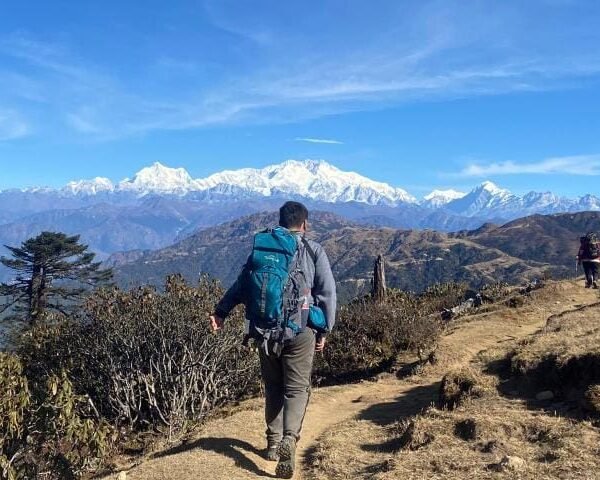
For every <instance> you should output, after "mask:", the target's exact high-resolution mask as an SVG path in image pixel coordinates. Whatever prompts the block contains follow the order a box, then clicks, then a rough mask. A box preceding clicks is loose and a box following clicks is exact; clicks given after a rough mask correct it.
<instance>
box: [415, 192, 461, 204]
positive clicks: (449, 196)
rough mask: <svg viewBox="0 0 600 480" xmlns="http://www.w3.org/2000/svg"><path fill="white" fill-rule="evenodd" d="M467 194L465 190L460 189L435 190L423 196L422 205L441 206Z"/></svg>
mask: <svg viewBox="0 0 600 480" xmlns="http://www.w3.org/2000/svg"><path fill="white" fill-rule="evenodd" d="M465 195H466V193H464V192H459V191H458V190H452V189H449V190H433V191H432V192H431V193H429V194H427V195H425V196H424V197H423V202H421V205H423V206H424V207H428V208H439V207H442V206H443V205H446V204H447V203H450V202H451V201H452V200H457V199H459V198H462V197H464V196H465Z"/></svg>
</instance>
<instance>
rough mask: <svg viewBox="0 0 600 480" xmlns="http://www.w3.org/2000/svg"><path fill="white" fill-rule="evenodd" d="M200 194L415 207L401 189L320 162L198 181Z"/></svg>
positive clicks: (287, 163) (287, 164)
mask: <svg viewBox="0 0 600 480" xmlns="http://www.w3.org/2000/svg"><path fill="white" fill-rule="evenodd" d="M197 185H198V187H199V189H200V190H206V191H211V190H212V191H215V192H217V191H218V192H223V191H227V190H230V189H231V187H232V186H234V187H236V188H237V189H240V190H242V191H246V192H252V193H258V194H261V195H264V196H274V195H288V196H290V195H291V196H301V197H305V198H310V199H311V200H316V201H324V202H333V203H336V202H350V201H355V202H362V203H368V204H372V205H377V204H388V205H396V204H398V203H402V202H404V203H415V202H416V199H415V198H414V197H413V196H412V195H410V194H408V193H407V192H406V191H404V190H402V189H400V188H394V187H392V186H390V185H388V184H386V183H382V182H376V181H374V180H371V179H369V178H367V177H363V176H362V175H359V174H357V173H354V172H344V171H342V170H340V169H338V168H337V167H334V166H333V165H330V164H329V163H327V162H325V161H322V160H304V161H299V160H287V161H285V162H283V163H281V164H278V165H270V166H268V167H265V168H263V169H254V168H245V169H241V170H228V171H224V172H221V173H216V174H214V175H211V176H210V177H207V178H205V179H200V180H197Z"/></svg>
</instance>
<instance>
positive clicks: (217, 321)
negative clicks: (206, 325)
mask: <svg viewBox="0 0 600 480" xmlns="http://www.w3.org/2000/svg"><path fill="white" fill-rule="evenodd" d="M223 323H224V320H223V319H222V318H221V317H219V316H218V315H211V316H210V328H211V329H212V331H213V332H216V331H218V330H221V329H222V328H223Z"/></svg>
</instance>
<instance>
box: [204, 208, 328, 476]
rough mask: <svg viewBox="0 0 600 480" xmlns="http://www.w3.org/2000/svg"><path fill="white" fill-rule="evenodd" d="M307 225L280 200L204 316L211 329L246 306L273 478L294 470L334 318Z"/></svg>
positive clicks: (322, 261)
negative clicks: (317, 363) (273, 218)
mask: <svg viewBox="0 0 600 480" xmlns="http://www.w3.org/2000/svg"><path fill="white" fill-rule="evenodd" d="M307 228H308V210H307V209H306V207H305V206H304V205H302V204H301V203H299V202H291V201H290V202H286V203H285V204H284V205H283V206H282V207H281V208H280V209H279V226H278V227H275V228H271V229H267V230H265V231H263V232H259V233H258V234H256V235H255V237H254V246H253V249H252V253H251V255H250V257H249V258H248V260H247V262H246V265H245V266H244V268H243V269H242V273H241V274H240V276H239V277H238V279H237V280H236V282H235V283H234V284H233V286H232V287H231V288H229V290H228V291H227V292H226V293H225V295H224V296H223V298H222V299H221V301H220V302H219V303H218V305H217V306H216V308H215V313H214V314H213V315H212V316H211V317H210V323H211V327H212V329H213V331H217V330H219V329H221V328H222V327H223V323H224V320H225V318H227V316H228V314H229V313H230V312H231V310H232V309H233V308H234V307H235V306H236V305H238V304H240V303H243V304H244V305H245V307H246V338H245V341H246V340H247V339H248V338H251V339H253V341H254V342H255V343H256V346H257V347H258V351H259V356H260V366H261V375H262V379H263V381H264V384H265V397H266V398H265V420H266V424H267V430H266V436H267V448H266V452H265V457H266V458H267V459H268V460H270V461H277V462H278V463H277V467H276V474H277V476H278V477H280V478H292V476H293V474H294V468H295V453H296V443H297V442H298V440H299V439H300V430H301V428H302V422H303V420H304V415H305V413H306V408H307V406H308V401H309V397H310V384H311V382H310V380H311V373H312V364H313V358H314V352H315V351H317V352H322V351H323V349H324V348H325V341H326V335H327V333H328V332H330V331H331V329H332V328H333V325H334V323H335V311H336V289H335V281H334V279H333V274H332V272H331V267H330V265H329V260H328V258H327V255H326V254H325V251H324V250H323V247H321V246H320V245H319V244H318V243H316V242H314V241H312V240H307V239H306V238H305V234H306V231H307ZM282 278H283V279H284V280H283V281H282V280H281V279H282Z"/></svg>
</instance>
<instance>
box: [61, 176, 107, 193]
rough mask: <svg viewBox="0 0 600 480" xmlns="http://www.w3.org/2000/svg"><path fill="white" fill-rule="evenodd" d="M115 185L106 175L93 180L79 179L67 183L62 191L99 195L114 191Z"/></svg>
mask: <svg viewBox="0 0 600 480" xmlns="http://www.w3.org/2000/svg"><path fill="white" fill-rule="evenodd" d="M114 189H115V186H114V185H113V183H112V182H111V181H110V180H109V179H108V178H104V177H96V178H94V179H92V180H79V181H75V182H69V183H67V184H66V185H65V186H64V187H63V188H62V192H63V193H67V194H71V195H97V194H98V193H101V192H112V191H114Z"/></svg>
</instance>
